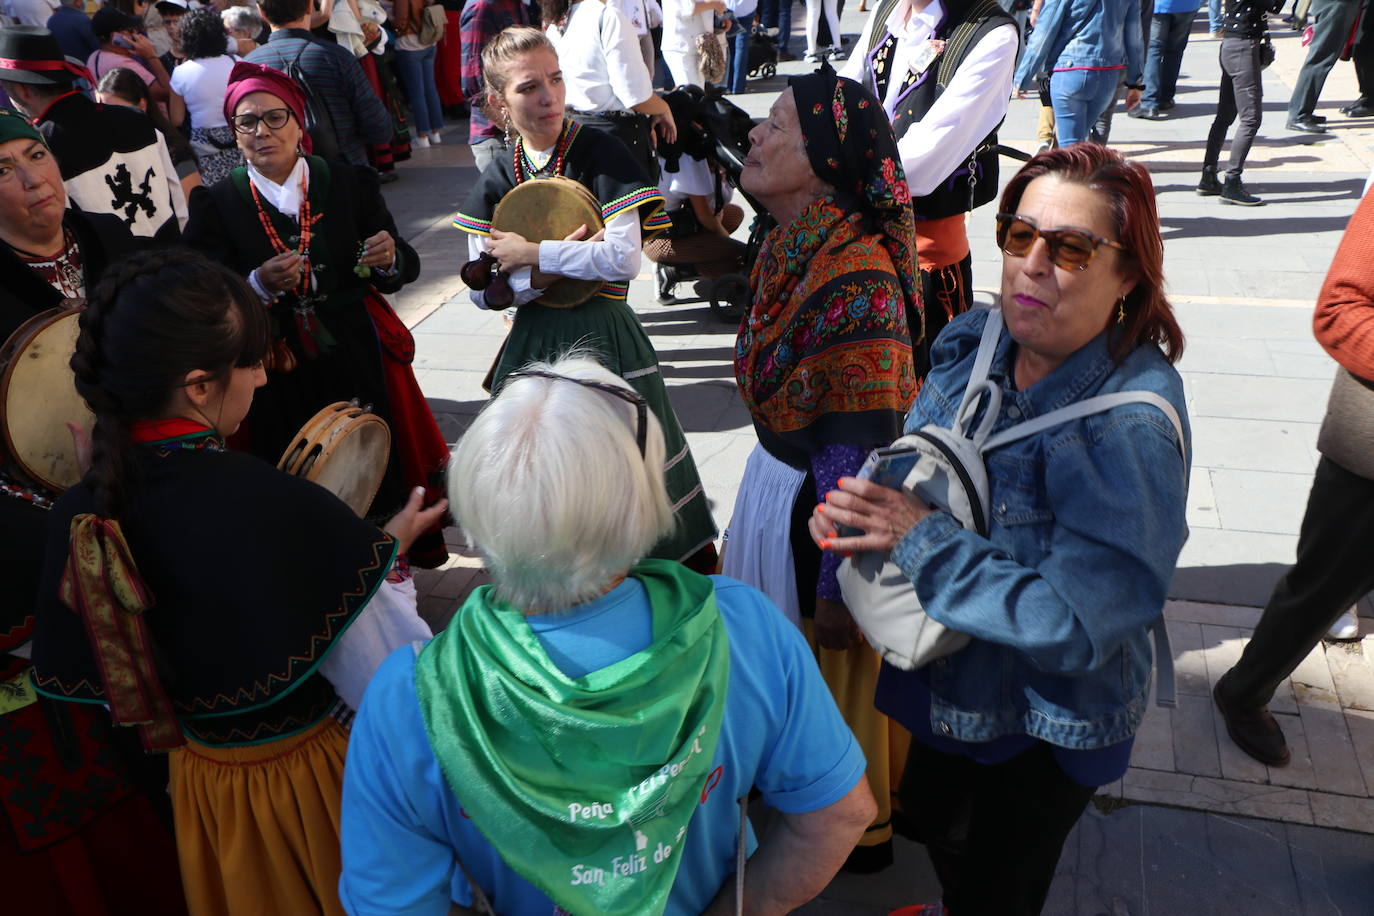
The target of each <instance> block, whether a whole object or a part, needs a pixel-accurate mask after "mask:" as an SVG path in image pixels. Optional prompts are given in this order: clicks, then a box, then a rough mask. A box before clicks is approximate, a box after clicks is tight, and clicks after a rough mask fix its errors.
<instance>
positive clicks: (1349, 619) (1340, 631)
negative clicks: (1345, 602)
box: [1326, 607, 1360, 639]
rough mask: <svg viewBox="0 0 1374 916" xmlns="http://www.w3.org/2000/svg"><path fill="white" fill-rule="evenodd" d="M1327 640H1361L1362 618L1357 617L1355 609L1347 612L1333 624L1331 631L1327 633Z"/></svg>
mask: <svg viewBox="0 0 1374 916" xmlns="http://www.w3.org/2000/svg"><path fill="white" fill-rule="evenodd" d="M1326 638H1327V639H1359V638H1360V618H1359V617H1356V616H1355V609H1354V608H1353V607H1352V608H1351V609H1350V610H1348V611H1346V612H1345V613H1344V614H1342V615H1341V616H1340V617H1339V618H1337V620H1336V622H1335V623H1333V624H1331V629H1329V630H1327V631H1326Z"/></svg>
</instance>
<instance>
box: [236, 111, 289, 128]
mask: <svg viewBox="0 0 1374 916" xmlns="http://www.w3.org/2000/svg"><path fill="white" fill-rule="evenodd" d="M290 120H291V109H290V108H269V109H268V110H267V111H264V112H263V113H262V114H261V115H255V114H241V115H234V118H233V124H234V130H236V131H238V132H239V133H241V134H254V133H257V131H258V122H259V121H261V122H263V123H265V124H266V125H267V128H268V129H269V130H281V129H282V128H283V127H285V126H286V122H287V121H290Z"/></svg>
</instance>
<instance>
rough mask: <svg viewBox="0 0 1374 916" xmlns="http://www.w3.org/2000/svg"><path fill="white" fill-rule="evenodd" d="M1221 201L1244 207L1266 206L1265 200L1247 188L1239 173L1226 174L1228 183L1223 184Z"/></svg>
mask: <svg viewBox="0 0 1374 916" xmlns="http://www.w3.org/2000/svg"><path fill="white" fill-rule="evenodd" d="M1221 202H1222V203H1224V204H1237V205H1238V206H1242V207H1262V206H1264V201H1262V200H1260V199H1259V198H1258V197H1256V196H1255V195H1253V194H1251V193H1250V192H1249V191H1247V190H1245V185H1243V184H1242V183H1241V180H1240V176H1239V175H1227V176H1226V184H1224V185H1222V186H1221Z"/></svg>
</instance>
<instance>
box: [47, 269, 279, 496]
mask: <svg viewBox="0 0 1374 916" xmlns="http://www.w3.org/2000/svg"><path fill="white" fill-rule="evenodd" d="M80 326H81V332H80V335H79V336H78V337H77V341H76V352H75V353H74V354H73V355H72V359H71V367H72V372H73V373H74V374H75V375H76V390H77V392H78V393H79V394H80V395H81V397H82V398H84V399H85V401H86V403H87V405H89V406H90V408H91V410H92V412H94V413H95V429H94V430H93V431H92V433H91V468H90V471H89V473H88V475H87V480H88V481H89V482H90V484H91V485H92V487H93V489H94V491H95V496H96V506H97V511H98V512H99V513H100V515H101V516H103V517H105V518H111V519H118V518H121V517H122V516H123V515H124V513H125V511H126V510H127V509H128V506H129V494H130V492H131V490H132V487H133V486H134V485H135V484H136V481H134V480H133V479H132V477H131V473H132V471H133V463H132V461H131V455H130V442H129V428H130V425H131V424H132V423H134V422H136V421H138V420H154V419H159V418H161V417H162V416H163V415H164V413H165V412H166V411H167V409H168V407H169V406H170V405H171V403H172V396H173V393H174V392H175V390H176V389H177V388H180V387H183V386H184V385H185V384H186V376H187V374H188V373H190V372H193V371H195V370H197V369H199V370H203V371H205V372H208V373H209V374H210V377H211V380H212V381H215V382H219V381H222V380H225V379H227V376H228V375H229V372H230V371H231V370H232V369H233V368H235V367H238V368H245V367H248V366H252V365H255V364H256V363H258V362H259V361H260V360H262V358H263V356H264V355H265V354H266V352H267V348H268V346H269V344H270V342H271V329H270V325H269V322H268V317H267V312H266V309H264V307H263V305H262V302H261V301H260V300H259V299H258V297H257V296H256V295H255V294H254V293H253V291H252V290H251V289H249V287H248V284H247V283H245V282H244V280H243V278H242V277H239V276H238V275H237V274H234V273H232V272H231V271H230V270H229V269H228V268H226V267H223V266H222V265H220V264H217V263H215V262H214V261H211V260H210V259H209V258H207V257H205V256H204V255H202V254H199V253H197V252H194V251H190V250H189V249H184V248H172V249H163V250H159V251H151V252H142V253H139V254H136V255H134V256H133V257H131V258H129V259H128V260H126V261H124V262H123V263H121V264H119V265H118V266H115V267H111V268H110V269H109V270H107V271H106V272H105V276H104V277H103V278H102V280H101V281H100V283H99V285H98V286H97V287H96V289H95V292H94V294H93V295H92V296H91V298H90V301H89V302H88V303H87V305H86V310H85V311H84V312H82V314H81V319H80Z"/></svg>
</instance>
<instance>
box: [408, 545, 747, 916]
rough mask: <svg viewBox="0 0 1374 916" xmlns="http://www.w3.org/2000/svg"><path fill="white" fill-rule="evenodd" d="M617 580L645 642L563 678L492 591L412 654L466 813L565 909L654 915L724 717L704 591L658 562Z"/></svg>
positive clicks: (431, 724)
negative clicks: (649, 638) (641, 604)
mask: <svg viewBox="0 0 1374 916" xmlns="http://www.w3.org/2000/svg"><path fill="white" fill-rule="evenodd" d="M630 576H631V577H632V578H634V579H635V580H637V581H638V582H639V583H640V584H641V585H642V586H643V587H644V589H645V591H646V592H647V593H648V597H649V602H650V605H651V606H652V608H653V642H652V643H651V644H650V645H649V646H648V648H646V649H644V650H643V651H641V652H637V653H635V654H634V655H631V656H630V657H629V658H625V659H622V660H621V661H619V662H616V663H615V664H613V665H609V666H607V667H605V668H602V669H600V670H598V671H593V672H591V673H589V674H587V675H586V676H584V677H580V678H569V677H567V676H566V675H564V674H563V673H562V672H561V671H560V670H559V669H558V667H557V666H556V665H555V664H554V663H553V662H552V661H551V660H550V659H549V657H548V655H547V653H545V651H544V649H543V647H542V646H541V645H540V643H539V639H538V637H536V636H535V634H534V632H533V630H531V629H530V626H529V623H528V622H527V621H526V620H525V617H524V616H523V615H522V614H521V613H520V612H519V611H518V610H516V609H515V608H514V607H512V606H511V605H509V604H506V603H504V602H502V601H500V600H499V599H497V598H496V597H495V594H494V592H493V590H492V588H491V586H483V587H481V588H479V589H477V590H476V591H474V592H473V593H472V595H471V596H470V597H469V598H468V600H467V601H466V602H465V603H464V604H463V607H462V608H460V609H459V611H458V613H457V615H456V616H455V617H454V619H453V622H452V623H451V624H450V625H449V627H448V628H447V629H446V630H445V631H444V632H443V633H441V634H440V635H439V636H437V637H435V638H434V640H433V641H432V642H431V643H430V644H429V645H428V646H426V647H425V648H424V650H423V651H421V652H420V655H419V658H418V659H417V660H416V663H415V683H416V692H417V693H418V695H419V699H420V708H421V711H422V712H423V714H424V720H425V731H426V733H427V735H428V737H429V742H430V745H431V746H432V747H433V749H434V754H435V756H436V757H437V758H438V760H439V765H440V768H441V769H442V770H443V773H444V778H445V779H446V780H447V782H448V784H449V787H450V788H451V789H452V790H453V792H454V794H455V795H456V796H457V797H458V799H459V801H461V802H462V805H463V811H464V813H465V814H467V816H468V817H469V818H471V820H472V822H473V824H475V825H476V827H477V829H478V830H479V831H481V833H482V835H483V836H485V837H486V838H487V840H488V841H489V842H490V843H491V844H492V845H493V846H494V847H495V848H496V850H497V851H498V852H499V853H500V854H501V858H502V859H504V860H505V862H506V864H508V865H509V866H510V867H511V868H512V869H514V870H515V871H516V872H518V873H519V874H520V875H521V876H523V877H524V878H525V879H526V880H528V881H529V882H530V883H531V884H533V885H534V886H535V887H537V888H539V889H540V890H541V891H543V892H544V893H545V894H547V895H548V896H549V898H550V899H552V900H553V901H554V902H555V903H557V904H558V905H559V906H561V907H562V908H563V909H565V910H567V911H568V912H569V913H572V914H574V916H591V914H596V916H620V914H625V916H629V914H656V913H661V912H663V908H664V907H665V906H666V905H667V902H668V894H669V891H671V890H672V886H673V879H674V878H675V877H676V875H677V869H678V865H679V864H680V863H681V861H682V856H681V854H680V853H681V849H682V839H683V837H684V836H685V834H686V831H687V824H688V821H690V820H691V818H692V814H693V813H694V812H695V811H696V809H697V806H698V804H700V798H701V790H702V786H703V785H704V783H705V781H706V778H707V775H708V774H709V773H710V770H711V767H712V761H713V760H714V758H715V751H716V744H717V741H718V740H719V738H720V728H721V722H722V720H723V718H724V712H725V693H726V688H727V686H728V684H729V667H730V653H729V645H728V641H727V638H726V634H725V625H724V624H723V623H722V622H721V619H720V612H719V611H718V610H717V608H716V598H715V586H714V584H713V583H712V582H711V580H710V579H708V578H706V577H705V576H701V575H698V574H697V573H694V572H692V571H690V570H688V569H687V568H686V567H683V566H681V565H680V564H677V563H670V562H668V561H666V560H645V561H644V562H642V563H640V564H639V565H637V566H635V567H634V568H633V569H632V570H630Z"/></svg>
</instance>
